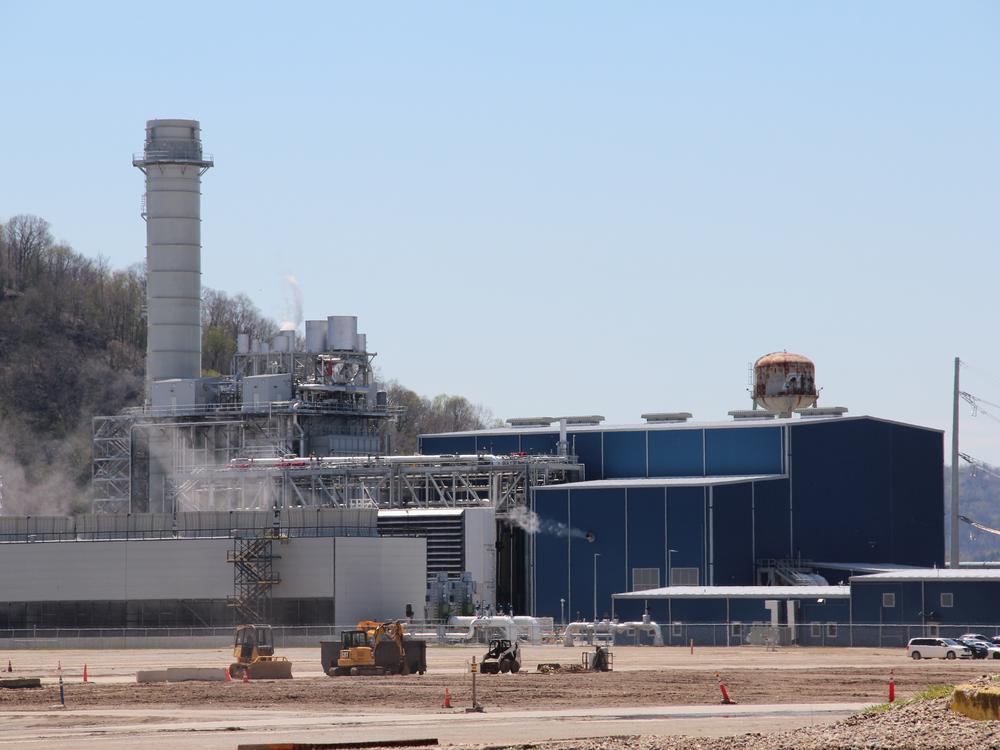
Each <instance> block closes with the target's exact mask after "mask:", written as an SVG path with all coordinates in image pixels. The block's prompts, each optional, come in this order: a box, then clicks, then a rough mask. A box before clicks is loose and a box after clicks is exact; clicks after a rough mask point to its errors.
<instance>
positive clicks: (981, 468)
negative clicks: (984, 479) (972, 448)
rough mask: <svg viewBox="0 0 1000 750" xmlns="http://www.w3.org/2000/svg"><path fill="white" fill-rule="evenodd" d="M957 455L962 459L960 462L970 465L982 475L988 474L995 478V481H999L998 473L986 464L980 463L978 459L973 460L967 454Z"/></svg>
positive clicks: (999, 475)
mask: <svg viewBox="0 0 1000 750" xmlns="http://www.w3.org/2000/svg"><path fill="white" fill-rule="evenodd" d="M958 455H959V456H960V457H961V458H962V460H964V461H965V462H966V463H968V464H970V465H971V466H972V467H973V468H975V469H978V470H979V471H981V472H983V473H984V474H989V475H990V476H991V477H996V478H997V479H1000V472H998V471H997V470H996V469H994V468H993V467H992V466H990V465H989V464H988V463H986V462H984V461H980V460H979V459H978V458H973V457H972V456H970V455H969V454H968V453H959V454H958Z"/></svg>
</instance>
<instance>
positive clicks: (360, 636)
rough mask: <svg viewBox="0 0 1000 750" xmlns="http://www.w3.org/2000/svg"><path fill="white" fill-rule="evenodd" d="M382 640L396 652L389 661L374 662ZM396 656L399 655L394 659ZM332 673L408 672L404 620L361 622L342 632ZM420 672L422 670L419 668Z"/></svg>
mask: <svg viewBox="0 0 1000 750" xmlns="http://www.w3.org/2000/svg"><path fill="white" fill-rule="evenodd" d="M383 642H391V643H392V644H393V645H394V646H395V649H394V652H395V655H396V656H394V657H393V658H392V659H391V660H389V661H388V662H383V663H381V664H379V663H376V658H375V657H376V653H377V652H378V650H379V645H380V644H381V643H383ZM397 656H398V658H397ZM331 672H332V673H333V675H335V676H338V677H339V676H343V675H352V676H358V675H384V674H409V673H410V667H409V663H408V661H407V658H406V645H405V643H404V641H403V623H402V622H400V621H399V620H395V621H391V622H373V621H370V620H369V621H362V622H359V623H358V627H357V629H356V630H349V631H347V632H345V633H344V634H343V639H342V642H341V647H340V654H339V657H338V659H337V666H336V667H334V668H333V669H332V670H331ZM420 673H421V674H423V670H422V669H421V670H420Z"/></svg>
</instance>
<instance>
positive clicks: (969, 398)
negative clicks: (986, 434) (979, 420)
mask: <svg viewBox="0 0 1000 750" xmlns="http://www.w3.org/2000/svg"><path fill="white" fill-rule="evenodd" d="M958 395H959V396H961V397H962V400H963V401H965V402H966V403H967V404H969V406H971V407H972V416H974V417H977V416H979V415H980V414H982V415H983V416H984V417H989V418H990V419H992V420H993V421H994V422H1000V416H997V415H996V414H994V413H993V412H991V411H989V409H984V408H983V404H986V405H987V406H989V407H991V408H994V409H998V410H1000V404H995V403H993V402H992V401H987V400H986V399H985V398H979V396H973V395H972V394H971V393H968V392H967V391H959V392H958Z"/></svg>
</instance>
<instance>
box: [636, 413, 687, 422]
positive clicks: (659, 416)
mask: <svg viewBox="0 0 1000 750" xmlns="http://www.w3.org/2000/svg"><path fill="white" fill-rule="evenodd" d="M640 416H641V417H642V418H643V419H645V420H646V422H648V423H649V424H658V423H661V422H687V421H688V420H689V419H691V412H689V411H663V412H650V413H648V414H642V415H640Z"/></svg>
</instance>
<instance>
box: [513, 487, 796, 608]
mask: <svg viewBox="0 0 1000 750" xmlns="http://www.w3.org/2000/svg"><path fill="white" fill-rule="evenodd" d="M775 485H777V491H776V489H775V487H774V486H775ZM787 486H788V483H787V482H785V481H783V480H773V481H759V482H753V483H750V482H740V483H736V484H732V485H720V486H717V487H714V488H712V490H711V493H712V502H713V505H714V508H713V512H712V514H711V516H712V524H711V525H712V541H711V545H710V544H709V538H708V537H709V530H708V519H709V508H708V503H709V489H708V488H707V487H630V488H627V489H626V488H624V487H618V488H614V487H612V488H606V487H601V488H583V487H578V488H571V489H558V487H555V488H551V489H548V488H540V489H538V490H536V491H535V499H534V509H535V512H536V513H538V515H539V518H540V519H541V521H542V531H541V532H540V533H538V534H536V535H535V537H534V544H535V568H534V571H533V580H534V589H535V614H537V615H540V616H551V617H558V616H559V614H560V610H559V599H560V598H563V599H566V600H567V610H566V616H567V617H569V618H575V617H576V616H577V613H580V614H581V615H582V616H584V617H592V616H593V614H594V554H595V553H599V554H600V557H599V558H598V560H597V614H598V616H599V617H600V616H603V615H604V614H605V613H609V614H610V611H611V596H612V594H615V593H619V592H622V591H631V590H632V569H633V568H656V569H657V570H658V571H659V581H660V585H661V586H666V585H667V584H668V582H669V577H668V571H667V565H668V564H670V565H671V566H673V567H674V568H697V569H698V574H699V580H698V583H699V584H700V585H703V586H704V585H708V583H709V569H708V565H709V551H710V549H711V551H712V552H713V554H714V562H713V573H714V576H715V583H716V584H717V585H734V586H735V585H740V586H743V585H750V584H752V583H754V580H753V576H754V560H755V552H754V544H755V540H756V537H757V535H756V533H748V532H749V530H750V529H753V528H755V527H756V526H758V525H761V526H763V527H764V528H769V526H770V525H771V523H772V522H771V520H770V517H771V515H773V514H774V513H775V508H780V507H781V501H780V489H781V488H782V487H784V488H785V491H786V492H787ZM761 494H763V495H764V496H765V498H768V499H767V501H766V502H765V503H764V510H763V511H762V513H763V514H764V518H763V520H761V519H758V518H756V517H755V514H754V503H755V498H756V497H757V496H760V495H761ZM784 505H785V506H786V507H787V499H786V500H785V503H784ZM772 506H773V507H772ZM559 524H565V525H567V526H568V527H569V528H571V529H573V531H572V532H571V533H570V534H569V535H567V534H562V535H560V534H559V533H552V532H554V531H559ZM779 526H780V525H779ZM784 528H785V529H786V528H787V523H786V525H785V527H784ZM588 532H589V533H592V534H593V535H594V541H593V542H588V541H587V540H586V538H584V535H585V534H587V533H588ZM783 533H784V529H781V528H779V534H783ZM670 549H674V550H676V552H674V553H672V554H671V553H668V550H670ZM757 556H758V557H759V553H758V554H757Z"/></svg>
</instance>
